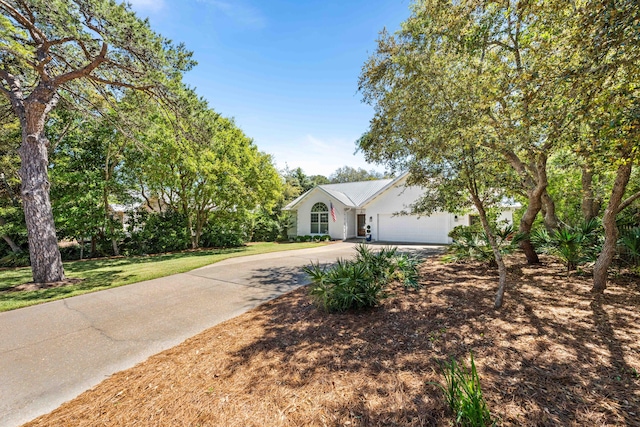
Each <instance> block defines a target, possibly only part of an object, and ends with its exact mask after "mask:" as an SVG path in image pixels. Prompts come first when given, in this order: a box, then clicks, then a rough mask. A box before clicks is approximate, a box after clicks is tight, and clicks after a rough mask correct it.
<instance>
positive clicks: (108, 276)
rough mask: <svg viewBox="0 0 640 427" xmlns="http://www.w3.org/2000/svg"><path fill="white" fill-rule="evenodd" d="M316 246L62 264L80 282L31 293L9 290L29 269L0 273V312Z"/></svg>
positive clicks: (27, 276)
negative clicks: (250, 257) (227, 260)
mask: <svg viewBox="0 0 640 427" xmlns="http://www.w3.org/2000/svg"><path fill="white" fill-rule="evenodd" d="M319 245H320V244H318V243H287V244H280V243H271V242H268V243H256V244H251V245H248V246H243V247H239V248H229V249H206V250H201V251H192V252H178V253H171V254H162V255H153V256H144V257H142V256H141V257H130V258H108V259H97V260H89V261H71V262H66V263H64V269H65V273H66V276H67V277H68V278H78V279H83V280H82V281H81V282H78V283H73V284H68V285H65V286H60V287H51V288H47V289H40V290H32V291H14V290H13V288H14V287H16V286H18V285H21V284H24V283H27V282H29V281H31V280H32V277H31V269H30V268H28V267H26V268H15V269H6V270H0V312H2V311H8V310H15V309H17V308H21V307H27V306H30V305H35V304H41V303H44V302H48V301H55V300H59V299H63V298H69V297H72V296H76V295H81V294H86V293H89V292H95V291H99V290H103V289H109V288H115V287H117V286H123V285H129V284H131V283H136V282H142V281H144V280H151V279H157V278H159V277H165V276H169V275H171V274H177V273H184V272H187V271H190V270H193V269H195V268H199V267H203V266H205V265H209V264H213V263H216V262H219V261H222V260H225V259H228V258H235V257H240V256H247V255H258V254H264V253H269V252H279V251H285V250H293V249H304V248H311V247H317V246H319Z"/></svg>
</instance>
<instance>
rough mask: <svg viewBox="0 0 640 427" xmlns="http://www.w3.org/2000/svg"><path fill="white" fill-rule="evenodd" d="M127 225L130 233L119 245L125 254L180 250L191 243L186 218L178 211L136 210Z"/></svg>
mask: <svg viewBox="0 0 640 427" xmlns="http://www.w3.org/2000/svg"><path fill="white" fill-rule="evenodd" d="M129 227H130V234H129V236H128V237H126V238H125V239H124V242H123V244H122V247H121V249H122V252H123V254H126V255H140V254H154V253H162V252H171V251H181V250H184V249H187V248H188V247H190V245H191V238H190V236H189V235H188V233H187V230H186V220H185V218H184V216H183V215H182V214H180V213H178V212H174V211H168V212H163V213H148V212H145V211H140V212H136V213H135V216H133V215H132V220H131V223H130V225H129Z"/></svg>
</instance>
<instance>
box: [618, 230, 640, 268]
mask: <svg viewBox="0 0 640 427" xmlns="http://www.w3.org/2000/svg"><path fill="white" fill-rule="evenodd" d="M618 243H619V244H620V245H621V246H622V248H623V251H624V257H625V258H628V260H629V262H630V263H632V264H633V265H638V264H640V227H634V228H632V229H631V230H628V231H626V232H624V233H623V234H622V236H621V237H620V240H619V241H618Z"/></svg>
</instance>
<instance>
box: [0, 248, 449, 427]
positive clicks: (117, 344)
mask: <svg viewBox="0 0 640 427" xmlns="http://www.w3.org/2000/svg"><path fill="white" fill-rule="evenodd" d="M354 246H355V245H354V244H353V243H346V242H340V243H335V244H331V245H327V246H322V247H318V248H312V249H299V250H292V251H283V252H275V253H269V254H262V255H251V256H246V257H239V258H231V259H227V260H225V261H221V262H219V263H216V264H212V265H210V266H207V267H202V268H199V269H196V270H192V271H190V272H188V273H182V274H176V275H172V276H167V277H163V278H160V279H154V280H149V281H145V282H140V283H135V284H132V285H127V286H122V287H118V288H113V289H108V290H105V291H100V292H95V293H91V294H85V295H80V296H77V297H73V298H68V299H65V300H60V301H54V302H50V303H46V304H42V305H37V306H32V307H26V308H22V309H18V310H14V311H9V312H4V313H0V372H1V373H2V374H1V376H0V425H2V426H8V427H12V426H17V425H20V424H22V423H24V422H27V421H29V420H31V419H33V418H35V417H37V416H39V415H42V414H45V413H48V412H50V411H52V410H53V409H55V408H57V407H58V406H59V405H60V404H62V403H64V402H65V401H67V400H70V399H72V398H74V397H76V396H77V395H78V394H80V393H82V392H83V391H85V390H88V389H89V388H91V387H93V386H95V385H97V384H98V383H100V382H101V381H102V380H104V379H105V378H106V377H108V376H110V375H111V374H113V373H115V372H118V371H121V370H123V369H127V368H129V367H132V366H134V365H135V364H137V363H140V362H142V361H144V360H145V359H147V358H148V357H149V356H151V355H153V354H156V353H158V352H160V351H163V350H165V349H168V348H171V347H173V346H175V345H177V344H179V343H181V342H182V341H184V340H185V339H187V338H189V337H191V336H193V335H196V334H198V333H199V332H202V331H204V330H205V329H208V328H210V327H212V326H215V325H216V324H218V323H220V322H223V321H225V320H227V319H230V318H232V317H235V316H237V315H239V314H241V313H244V312H246V311H248V310H250V309H251V308H253V307H256V306H257V305H259V304H261V303H263V302H265V301H267V300H270V299H272V298H275V297H277V296H279V295H281V294H283V293H285V292H288V291H290V290H293V289H295V288H297V287H299V286H302V285H304V284H306V283H307V280H306V277H305V275H304V273H303V272H302V267H303V266H305V265H308V264H309V263H310V262H320V263H333V262H334V261H335V260H336V259H337V258H349V257H352V256H353V255H354V253H355V252H354V250H353V247H354ZM404 250H409V251H420V252H429V251H431V250H437V247H422V246H407V247H405V248H404Z"/></svg>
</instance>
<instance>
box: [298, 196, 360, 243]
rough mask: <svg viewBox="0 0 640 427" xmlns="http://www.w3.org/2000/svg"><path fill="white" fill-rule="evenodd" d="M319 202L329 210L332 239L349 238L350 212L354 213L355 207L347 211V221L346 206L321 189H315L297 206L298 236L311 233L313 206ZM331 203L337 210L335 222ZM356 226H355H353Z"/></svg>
mask: <svg viewBox="0 0 640 427" xmlns="http://www.w3.org/2000/svg"><path fill="white" fill-rule="evenodd" d="M318 202H322V203H324V204H325V205H327V211H328V212H329V233H328V234H329V235H330V236H331V238H332V239H345V238H347V230H346V228H347V227H346V226H345V224H346V225H348V224H349V220H348V217H349V214H353V209H352V210H351V211H348V212H346V214H347V220H346V221H345V208H346V206H345V205H344V204H343V203H341V202H339V201H337V200H335V199H333V198H331V197H330V196H329V195H328V194H327V193H325V192H324V191H322V190H320V189H317V188H316V189H313V190H311V192H310V193H309V195H308V196H307V197H306V198H305V199H304V200H303V201H302V202H300V204H298V205H297V206H296V209H297V212H298V227H297V233H298V236H306V235H311V234H312V233H311V208H312V207H313V205H315V204H316V203H318ZM331 203H333V207H334V208H335V211H336V221H335V222H333V219H332V218H331ZM352 228H354V227H352ZM314 234H316V233H314Z"/></svg>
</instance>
